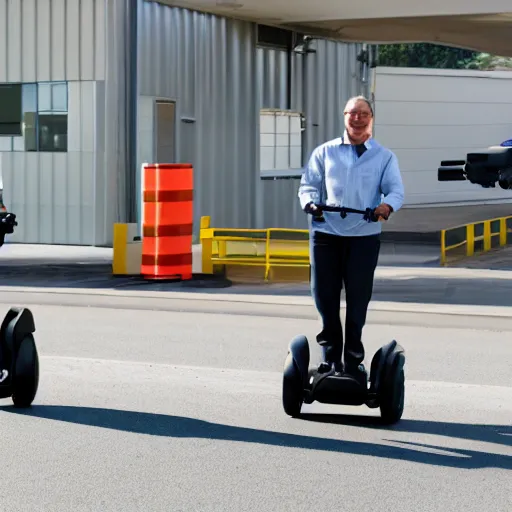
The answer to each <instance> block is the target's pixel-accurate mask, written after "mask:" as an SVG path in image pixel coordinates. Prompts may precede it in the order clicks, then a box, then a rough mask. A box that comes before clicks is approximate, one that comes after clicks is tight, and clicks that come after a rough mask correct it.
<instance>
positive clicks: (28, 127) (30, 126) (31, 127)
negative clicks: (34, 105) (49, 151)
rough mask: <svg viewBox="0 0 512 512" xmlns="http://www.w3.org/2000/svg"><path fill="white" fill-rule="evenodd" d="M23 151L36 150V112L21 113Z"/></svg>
mask: <svg viewBox="0 0 512 512" xmlns="http://www.w3.org/2000/svg"><path fill="white" fill-rule="evenodd" d="M23 135H24V139H25V151H37V112H25V113H24V114H23Z"/></svg>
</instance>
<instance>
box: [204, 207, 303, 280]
mask: <svg viewBox="0 0 512 512" xmlns="http://www.w3.org/2000/svg"><path fill="white" fill-rule="evenodd" d="M200 240H201V249H202V272H203V273H205V274H213V272H214V267H215V265H240V266H258V267H264V268H265V280H266V281H267V280H268V277H269V274H270V269H271V268H272V267H309V232H308V230H306V229H284V228H269V229H233V228H212V227H210V217H207V216H205V217H201V230H200Z"/></svg>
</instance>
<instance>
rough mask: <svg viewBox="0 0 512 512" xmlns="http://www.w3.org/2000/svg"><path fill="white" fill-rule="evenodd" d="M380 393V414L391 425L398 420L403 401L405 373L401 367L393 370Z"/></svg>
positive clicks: (401, 411) (400, 415)
mask: <svg viewBox="0 0 512 512" xmlns="http://www.w3.org/2000/svg"><path fill="white" fill-rule="evenodd" d="M394 373H395V374H394V375H392V378H391V379H390V380H389V381H388V382H386V383H385V384H384V386H383V389H382V392H381V394H380V414H381V418H382V420H383V422H384V423H386V424H387V425H392V424H394V423H397V422H398V421H400V418H401V417H402V414H403V412H404V403H405V374H404V370H403V368H402V369H400V370H399V371H396V372H394Z"/></svg>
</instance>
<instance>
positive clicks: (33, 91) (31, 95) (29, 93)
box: [21, 84, 37, 112]
mask: <svg viewBox="0 0 512 512" xmlns="http://www.w3.org/2000/svg"><path fill="white" fill-rule="evenodd" d="M21 91H22V92H21V98H22V100H21V101H22V109H23V112H37V85H36V84H23V85H22V88H21Z"/></svg>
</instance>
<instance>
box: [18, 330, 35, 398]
mask: <svg viewBox="0 0 512 512" xmlns="http://www.w3.org/2000/svg"><path fill="white" fill-rule="evenodd" d="M14 368H15V369H14V376H13V394H12V401H13V403H14V406H15V407H30V405H31V404H32V402H33V401H34V398H35V396H36V393H37V389H38V387H39V357H38V355H37V349H36V344H35V341H34V337H33V336H32V334H28V335H27V336H26V337H25V338H23V340H22V341H21V343H20V346H19V349H18V353H17V356H16V362H15V367H14Z"/></svg>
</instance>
